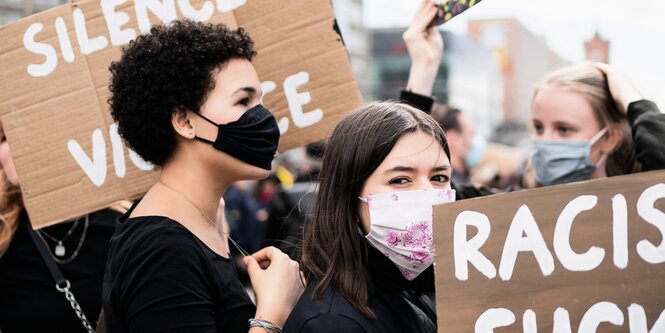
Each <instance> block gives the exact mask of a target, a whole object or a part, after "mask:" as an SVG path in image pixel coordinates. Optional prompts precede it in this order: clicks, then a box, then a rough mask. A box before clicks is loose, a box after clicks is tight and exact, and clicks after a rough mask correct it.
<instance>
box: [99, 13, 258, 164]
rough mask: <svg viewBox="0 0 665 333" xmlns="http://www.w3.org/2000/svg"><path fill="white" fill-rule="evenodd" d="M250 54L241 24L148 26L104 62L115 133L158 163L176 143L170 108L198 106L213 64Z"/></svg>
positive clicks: (209, 87) (210, 85)
mask: <svg viewBox="0 0 665 333" xmlns="http://www.w3.org/2000/svg"><path fill="white" fill-rule="evenodd" d="M255 55H256V51H254V42H253V41H252V39H251V38H250V37H249V35H248V34H247V32H246V31H245V30H244V29H242V28H238V29H229V28H227V27H226V26H225V25H223V24H204V23H199V22H193V21H190V20H186V19H185V20H176V21H173V22H171V23H170V24H168V25H165V26H164V25H161V26H155V27H153V28H152V29H151V30H150V33H149V34H146V35H142V36H139V37H138V38H136V40H134V41H132V42H131V43H130V44H129V45H128V46H127V47H125V48H124V49H123V53H122V57H121V58H120V60H118V61H114V62H113V63H112V64H111V66H110V67H109V70H110V71H111V82H110V85H109V90H110V92H111V96H110V97H109V100H108V103H109V105H110V107H111V115H112V116H113V119H114V120H115V121H116V122H118V132H119V134H120V136H122V138H123V139H125V142H126V143H127V146H128V147H129V148H131V149H132V150H134V151H135V152H136V153H137V154H138V155H139V156H141V157H142V158H143V159H144V160H145V161H147V162H150V163H152V164H154V165H157V166H163V165H164V164H165V163H166V162H167V161H168V160H169V158H170V157H171V156H172V154H173V152H174V150H175V148H176V136H175V131H174V130H173V127H172V126H171V116H172V114H173V112H175V111H176V110H182V109H185V110H191V111H194V112H199V110H200V108H201V105H202V104H203V103H204V102H205V100H206V98H207V96H208V93H209V92H210V91H211V90H212V89H214V87H215V80H214V77H213V75H214V73H215V70H216V69H219V68H221V66H223V65H224V64H225V63H226V62H228V61H229V60H231V59H234V58H244V59H247V60H250V61H251V60H252V58H253V57H254V56H255Z"/></svg>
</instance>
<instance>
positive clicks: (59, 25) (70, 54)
mask: <svg viewBox="0 0 665 333" xmlns="http://www.w3.org/2000/svg"><path fill="white" fill-rule="evenodd" d="M55 31H56V32H57V33H58V41H59V42H60V50H62V58H63V59H65V61H66V62H68V63H71V62H73V61H74V50H73V49H72V41H71V40H69V32H68V31H67V26H66V25H65V20H63V19H62V17H60V16H58V17H57V18H56V19H55Z"/></svg>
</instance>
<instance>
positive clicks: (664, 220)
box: [637, 183, 665, 264]
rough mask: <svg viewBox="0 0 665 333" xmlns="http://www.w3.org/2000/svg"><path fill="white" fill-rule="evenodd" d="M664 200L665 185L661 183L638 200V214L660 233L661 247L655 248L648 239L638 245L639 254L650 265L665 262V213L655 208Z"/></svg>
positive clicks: (650, 188)
mask: <svg viewBox="0 0 665 333" xmlns="http://www.w3.org/2000/svg"><path fill="white" fill-rule="evenodd" d="M663 198H665V184H663V183H660V184H657V185H654V186H651V187H649V188H648V189H646V190H644V192H642V195H640V198H639V199H638V200H637V214H639V215H640V217H641V218H643V219H644V220H645V221H647V222H649V223H651V224H653V225H654V226H656V228H658V231H660V236H661V238H660V239H661V241H660V245H658V246H655V245H653V244H652V243H651V242H649V241H648V240H646V239H643V240H641V241H639V243H637V253H638V254H639V255H640V257H642V259H644V261H646V262H648V263H650V264H661V263H664V262H665V213H663V212H662V211H660V210H658V209H656V207H655V204H656V201H658V200H659V199H663Z"/></svg>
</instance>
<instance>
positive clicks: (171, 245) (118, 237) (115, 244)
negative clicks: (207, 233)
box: [109, 216, 208, 265]
mask: <svg viewBox="0 0 665 333" xmlns="http://www.w3.org/2000/svg"><path fill="white" fill-rule="evenodd" d="M110 253H111V254H110V256H109V260H110V261H111V262H110V263H109V265H113V264H114V262H113V260H114V259H119V260H121V261H123V262H124V261H126V260H138V261H139V262H143V261H144V260H145V259H146V258H147V257H168V258H169V262H171V263H173V264H177V263H176V262H177V261H186V262H194V261H197V260H196V259H197V258H199V259H200V260H206V259H207V258H208V255H207V254H206V252H205V251H204V249H203V248H202V246H201V245H200V244H199V242H198V241H197V239H196V237H195V236H194V235H193V234H192V233H191V232H190V231H189V230H187V228H185V227H184V226H183V225H182V224H180V223H178V222H177V221H174V220H172V219H170V218H168V217H164V216H139V217H132V218H128V219H125V220H122V218H121V219H120V220H119V223H118V224H117V225H116V230H115V233H114V234H113V237H111V242H110ZM200 260H199V261H200ZM116 264H117V263H116Z"/></svg>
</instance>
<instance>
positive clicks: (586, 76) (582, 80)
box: [533, 64, 639, 177]
mask: <svg viewBox="0 0 665 333" xmlns="http://www.w3.org/2000/svg"><path fill="white" fill-rule="evenodd" d="M550 85H556V86H558V87H561V88H564V89H567V90H569V91H572V92H576V93H579V94H580V95H582V96H583V97H584V98H585V99H586V100H587V102H589V105H590V106H591V109H592V110H593V113H594V117H595V118H596V121H598V124H599V125H600V127H601V128H603V127H606V126H610V125H618V127H619V129H620V130H621V136H622V138H621V141H620V142H619V144H618V145H617V146H616V147H615V149H614V150H613V151H612V153H610V154H609V156H608V158H607V163H606V165H605V172H606V173H607V176H608V177H609V176H618V175H624V174H629V173H633V172H636V171H638V170H639V165H638V163H637V159H636V155H635V147H634V145H633V138H632V136H631V130H630V125H629V124H628V118H627V117H626V113H625V112H623V111H622V110H620V109H619V106H618V105H617V103H616V102H615V101H614V98H613V97H612V94H611V92H610V89H609V86H608V84H607V77H606V76H605V74H603V72H601V71H600V70H599V69H598V68H596V67H594V66H593V65H592V64H582V65H574V66H568V67H565V68H562V69H559V70H556V71H554V72H551V73H549V74H548V75H547V76H546V77H545V79H544V80H543V82H542V83H541V84H540V85H539V86H538V87H536V90H535V92H534V94H533V97H534V98H535V97H536V95H537V94H538V91H540V89H542V88H544V87H546V86H550ZM624 111H625V110H624Z"/></svg>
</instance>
